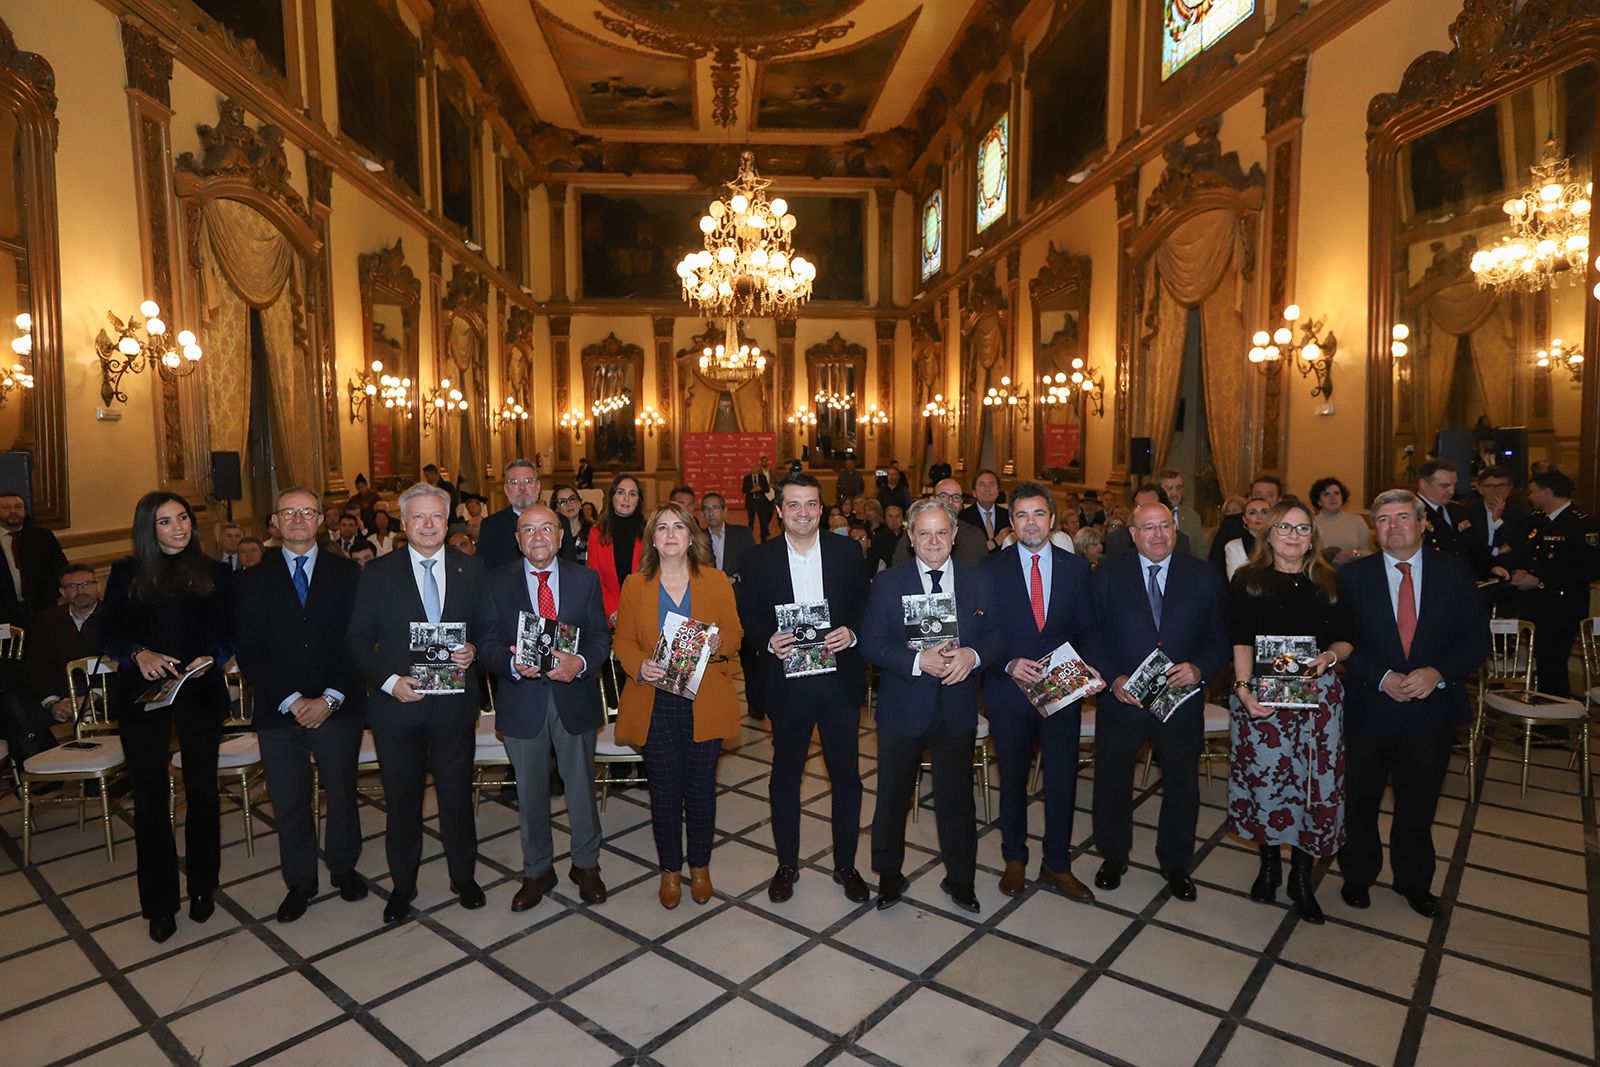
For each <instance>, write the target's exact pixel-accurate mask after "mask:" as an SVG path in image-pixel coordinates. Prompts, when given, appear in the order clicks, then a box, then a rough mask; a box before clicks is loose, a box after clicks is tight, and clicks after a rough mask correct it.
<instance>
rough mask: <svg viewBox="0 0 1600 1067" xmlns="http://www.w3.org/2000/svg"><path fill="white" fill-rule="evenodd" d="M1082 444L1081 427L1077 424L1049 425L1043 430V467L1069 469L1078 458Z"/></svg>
mask: <svg viewBox="0 0 1600 1067" xmlns="http://www.w3.org/2000/svg"><path fill="white" fill-rule="evenodd" d="M1082 443H1083V426H1082V425H1081V424H1079V423H1064V422H1063V423H1051V424H1049V425H1047V426H1045V428H1044V465H1045V466H1046V467H1070V466H1072V464H1073V463H1074V461H1076V460H1077V458H1078V448H1079V446H1080V445H1081V444H1082Z"/></svg>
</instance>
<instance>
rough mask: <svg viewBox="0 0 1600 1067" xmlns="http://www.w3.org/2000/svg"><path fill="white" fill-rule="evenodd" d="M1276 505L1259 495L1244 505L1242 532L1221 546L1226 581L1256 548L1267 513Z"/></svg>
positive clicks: (1230, 578)
mask: <svg viewBox="0 0 1600 1067" xmlns="http://www.w3.org/2000/svg"><path fill="white" fill-rule="evenodd" d="M1276 506H1277V505H1276V504H1272V503H1269V502H1268V501H1266V500H1263V499H1262V498H1261V497H1252V498H1251V500H1250V502H1249V503H1248V504H1246V505H1245V506H1244V532H1243V533H1242V534H1240V535H1239V536H1238V537H1235V538H1234V539H1233V540H1232V541H1229V542H1228V543H1227V545H1226V546H1224V548H1223V556H1222V558H1223V560H1224V561H1225V563H1226V564H1227V575H1228V581H1230V582H1231V581H1233V576H1234V575H1235V574H1237V573H1238V571H1239V568H1240V567H1242V566H1244V565H1245V561H1247V560H1248V559H1249V558H1250V555H1251V553H1253V552H1254V551H1255V550H1256V545H1257V544H1258V543H1260V540H1261V531H1262V529H1263V527H1265V526H1266V522H1267V515H1268V514H1270V513H1271V511H1272V509H1273V508H1274V507H1276Z"/></svg>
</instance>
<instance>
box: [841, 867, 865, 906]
mask: <svg viewBox="0 0 1600 1067" xmlns="http://www.w3.org/2000/svg"><path fill="white" fill-rule="evenodd" d="M833 883H834V885H841V886H844V895H845V897H846V898H848V899H849V900H851V901H853V902H854V903H856V904H864V903H866V902H867V900H868V899H869V898H871V896H872V890H870V889H868V888H867V883H866V881H865V880H864V879H863V878H862V877H861V872H860V871H858V870H856V869H855V868H854V867H840V868H839V869H838V870H836V871H834V872H833Z"/></svg>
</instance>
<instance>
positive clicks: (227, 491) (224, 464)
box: [211, 452, 244, 500]
mask: <svg viewBox="0 0 1600 1067" xmlns="http://www.w3.org/2000/svg"><path fill="white" fill-rule="evenodd" d="M241 489H242V487H241V486H240V484H239V453H237V452H213V453H211V495H212V496H213V497H215V498H216V499H217V500H242V499H243V498H244V493H243V492H242V491H241Z"/></svg>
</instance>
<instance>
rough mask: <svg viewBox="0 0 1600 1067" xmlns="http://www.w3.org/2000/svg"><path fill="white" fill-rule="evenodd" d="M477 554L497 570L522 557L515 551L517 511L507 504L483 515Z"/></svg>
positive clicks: (479, 524)
mask: <svg viewBox="0 0 1600 1067" xmlns="http://www.w3.org/2000/svg"><path fill="white" fill-rule="evenodd" d="M477 556H478V558H479V559H480V560H482V561H483V568H484V570H488V571H494V570H499V569H500V568H501V567H504V566H505V565H506V564H507V563H512V562H515V561H516V560H519V559H521V558H522V554H521V553H520V552H518V551H517V513H516V511H515V510H514V509H513V508H512V507H511V506H510V505H509V504H508V505H507V506H505V507H503V508H501V509H500V510H499V511H496V512H492V513H490V514H488V515H485V516H484V517H483V521H482V522H480V523H478V543H477ZM558 614H559V613H558ZM515 632H516V631H515V630H513V631H512V633H515Z"/></svg>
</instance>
